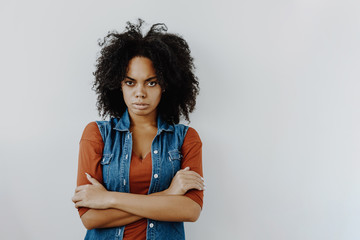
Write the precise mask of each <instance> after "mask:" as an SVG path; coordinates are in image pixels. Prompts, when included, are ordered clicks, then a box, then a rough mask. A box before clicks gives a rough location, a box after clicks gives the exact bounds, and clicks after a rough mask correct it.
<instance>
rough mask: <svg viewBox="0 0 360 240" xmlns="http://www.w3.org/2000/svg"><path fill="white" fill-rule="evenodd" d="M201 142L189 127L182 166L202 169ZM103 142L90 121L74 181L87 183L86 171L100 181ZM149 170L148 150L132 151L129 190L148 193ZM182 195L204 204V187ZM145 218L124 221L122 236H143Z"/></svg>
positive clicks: (83, 211)
mask: <svg viewBox="0 0 360 240" xmlns="http://www.w3.org/2000/svg"><path fill="white" fill-rule="evenodd" d="M201 147H202V143H201V140H200V137H199V135H198V134H197V132H196V131H195V129H193V128H191V127H189V129H188V131H187V133H186V136H185V138H184V143H183V145H182V148H181V154H182V155H183V159H182V162H181V168H182V169H183V168H185V167H190V170H192V171H195V172H197V173H199V174H200V175H201V176H203V172H202V153H201ZM103 148H104V143H103V140H102V137H101V134H100V131H99V128H98V126H97V124H96V122H91V123H89V124H88V125H87V126H86V127H85V129H84V132H83V134H82V137H81V140H80V148H79V165H78V176H77V185H78V186H80V185H84V184H89V183H90V182H88V180H87V178H86V176H85V172H87V173H89V174H90V175H91V176H92V177H94V178H96V179H97V180H98V181H99V182H101V183H102V182H103V178H102V169H101V163H100V161H101V159H102V151H103ZM151 174H152V161H151V154H147V155H146V156H145V158H144V159H140V158H139V157H138V156H136V154H135V153H134V152H133V153H132V157H131V163H130V173H129V181H130V182H129V184H130V192H131V193H135V194H147V193H148V190H149V186H150V181H151ZM185 196H187V197H189V198H191V199H192V200H193V201H195V202H196V203H198V204H199V205H200V207H202V205H203V191H199V190H190V191H188V192H187V193H186V194H185ZM87 210H88V208H79V214H80V216H82V215H83V214H84V213H85V212H86V211H87ZM146 227H147V219H145V218H143V219H140V220H139V221H136V222H133V223H131V224H128V225H126V227H125V232H124V238H123V239H124V240H125V239H146Z"/></svg>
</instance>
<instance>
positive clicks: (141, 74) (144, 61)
mask: <svg viewBox="0 0 360 240" xmlns="http://www.w3.org/2000/svg"><path fill="white" fill-rule="evenodd" d="M154 75H156V71H155V68H154V66H153V63H152V61H151V60H150V59H149V58H146V57H134V58H132V59H131V60H130V61H129V65H128V68H127V76H129V77H131V78H135V79H139V80H140V79H145V78H148V77H153V76H154Z"/></svg>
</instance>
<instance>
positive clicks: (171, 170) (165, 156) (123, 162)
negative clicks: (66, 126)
mask: <svg viewBox="0 0 360 240" xmlns="http://www.w3.org/2000/svg"><path fill="white" fill-rule="evenodd" d="M96 123H97V125H98V127H99V130H100V133H101V136H102V139H103V142H104V149H103V158H102V160H101V165H102V173H103V180H104V186H105V188H106V189H107V190H109V191H117V192H127V193H128V192H130V185H129V172H130V160H131V153H132V145H133V144H132V134H131V132H130V130H129V128H130V118H129V113H128V111H127V110H126V111H125V113H124V114H123V115H122V117H121V118H120V119H118V118H111V119H110V121H96ZM157 127H158V130H157V134H156V136H155V138H154V140H153V142H152V144H151V159H152V177H151V182H150V187H149V192H148V194H151V193H155V192H160V191H163V190H165V189H167V188H168V187H169V186H170V183H171V180H172V179H173V177H174V175H175V174H176V172H177V171H178V170H180V166H181V158H182V155H181V146H182V144H183V141H184V138H185V135H186V132H187V130H188V127H187V126H185V125H182V124H176V125H169V124H167V123H166V122H165V121H163V120H162V119H161V118H160V117H158V119H157ZM124 230H125V226H120V227H114V228H97V229H92V230H88V231H87V233H86V236H85V240H87V239H89V240H90V239H96V240H102V239H116V240H118V239H119V240H120V239H123V233H124ZM146 239H147V240H150V239H156V240H162V239H185V232H184V224H183V222H165V221H155V220H152V219H148V220H147V229H146Z"/></svg>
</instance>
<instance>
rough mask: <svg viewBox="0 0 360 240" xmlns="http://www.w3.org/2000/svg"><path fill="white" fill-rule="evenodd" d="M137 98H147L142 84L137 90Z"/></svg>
mask: <svg viewBox="0 0 360 240" xmlns="http://www.w3.org/2000/svg"><path fill="white" fill-rule="evenodd" d="M135 97H136V98H145V97H146V91H145V88H144V86H142V85H141V84H138V86H137V88H136V90H135Z"/></svg>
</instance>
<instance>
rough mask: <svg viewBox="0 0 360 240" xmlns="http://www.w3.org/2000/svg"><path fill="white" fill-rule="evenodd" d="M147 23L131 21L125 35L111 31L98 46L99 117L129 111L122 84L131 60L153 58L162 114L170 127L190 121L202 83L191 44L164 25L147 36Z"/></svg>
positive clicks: (95, 83)
mask: <svg viewBox="0 0 360 240" xmlns="http://www.w3.org/2000/svg"><path fill="white" fill-rule="evenodd" d="M143 23H144V21H143V20H142V19H138V23H137V24H132V23H130V22H127V26H126V29H125V31H124V32H122V33H118V32H117V31H111V32H108V34H107V36H105V37H104V39H103V40H99V42H98V44H99V46H100V47H101V48H102V49H101V51H100V56H99V57H98V58H97V60H96V71H95V72H94V73H93V74H94V76H95V81H94V85H93V90H95V92H96V94H97V95H98V98H97V104H96V106H97V109H98V111H99V115H100V116H102V117H103V118H105V117H106V116H110V117H116V118H120V117H121V116H122V114H123V113H124V111H125V110H126V105H125V102H124V99H123V94H122V91H121V82H122V81H123V80H124V78H125V76H126V72H127V69H128V64H129V61H130V60H131V59H132V58H134V57H137V56H141V57H146V58H149V59H150V60H151V61H152V63H153V66H154V69H155V72H156V75H157V78H158V81H159V84H160V86H161V88H162V89H163V90H165V91H164V92H163V94H162V97H161V100H160V103H159V105H158V114H160V116H161V117H162V119H163V120H164V121H166V122H168V123H170V124H177V123H179V120H180V117H184V118H185V119H186V120H187V121H190V120H189V113H191V112H192V111H193V110H194V109H195V104H196V96H197V95H198V94H199V82H198V80H197V77H196V76H195V74H194V70H195V66H194V63H193V58H192V57H191V55H190V48H189V46H188V44H187V42H186V41H185V40H184V39H183V38H182V37H181V36H179V35H178V34H172V33H167V27H166V25H165V24H163V23H157V24H154V25H152V27H151V28H150V30H149V31H148V32H147V34H146V35H145V36H143V34H142V25H143Z"/></svg>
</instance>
